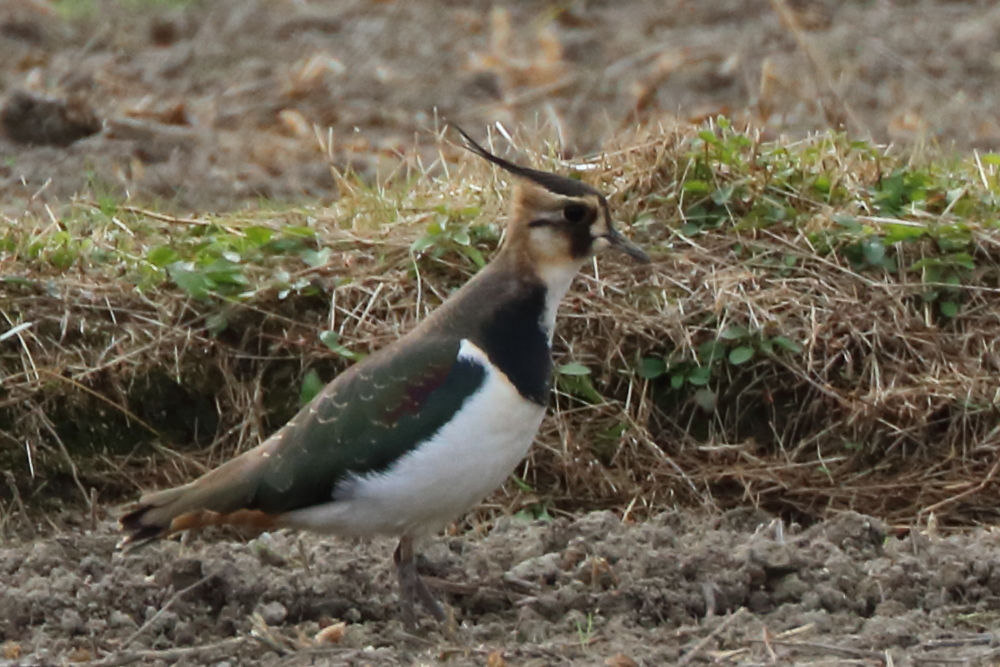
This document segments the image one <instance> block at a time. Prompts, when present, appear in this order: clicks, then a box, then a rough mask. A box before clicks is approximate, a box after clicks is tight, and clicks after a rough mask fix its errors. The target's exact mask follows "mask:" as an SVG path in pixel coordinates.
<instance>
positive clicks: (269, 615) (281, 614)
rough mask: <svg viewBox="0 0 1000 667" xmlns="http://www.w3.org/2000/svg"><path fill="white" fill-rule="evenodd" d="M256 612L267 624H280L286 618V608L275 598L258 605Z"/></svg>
mask: <svg viewBox="0 0 1000 667" xmlns="http://www.w3.org/2000/svg"><path fill="white" fill-rule="evenodd" d="M257 613H258V614H260V616H261V618H263V619H264V622H265V623H267V624H268V625H281V624H282V623H284V622H285V619H286V618H288V609H286V608H285V605H283V604H281V603H280V602H278V601H276V600H275V601H272V602H268V603H267V604H263V605H261V606H260V607H258V608H257Z"/></svg>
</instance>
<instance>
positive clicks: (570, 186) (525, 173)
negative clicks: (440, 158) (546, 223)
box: [448, 123, 601, 197]
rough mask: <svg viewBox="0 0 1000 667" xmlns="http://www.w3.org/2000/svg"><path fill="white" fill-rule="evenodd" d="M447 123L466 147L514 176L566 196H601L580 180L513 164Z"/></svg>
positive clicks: (463, 131) (456, 126)
mask: <svg viewBox="0 0 1000 667" xmlns="http://www.w3.org/2000/svg"><path fill="white" fill-rule="evenodd" d="M448 124H449V125H451V127H453V128H455V129H456V130H458V133H459V134H461V135H462V138H463V139H465V145H466V148H468V149H469V150H470V151H472V152H473V153H475V154H476V155H478V156H479V157H481V158H483V159H484V160H488V161H489V162H492V163H493V164H495V165H497V166H498V167H500V168H501V169H503V170H504V171H507V172H510V173H511V174H514V175H515V176H520V177H521V178H525V179H527V180H529V181H531V182H532V183H536V184H538V185H540V186H542V187H543V188H545V189H546V190H548V191H549V192H554V193H555V194H557V195H563V196H566V197H585V196H587V195H597V196H598V197H600V196H601V193H600V192H598V191H597V190H595V189H594V188H592V187H590V186H589V185H587V184H586V183H583V182H581V181H578V180H575V179H572V178H567V177H565V176H560V175H559V174H553V173H551V172H548V171H539V170H538V169H529V168H528V167H522V166H520V165H516V164H514V163H513V162H508V161H507V160H504V159H503V158H502V157H497V156H496V155H494V154H493V153H490V152H489V151H488V150H486V149H485V148H483V147H482V146H480V145H479V144H478V143H476V141H475V139H473V138H472V137H470V136H469V135H468V134H466V132H465V130H463V129H462V128H460V127H459V126H458V125H455V124H454V123H448Z"/></svg>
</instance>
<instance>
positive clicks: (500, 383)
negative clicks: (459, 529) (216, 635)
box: [283, 340, 545, 536]
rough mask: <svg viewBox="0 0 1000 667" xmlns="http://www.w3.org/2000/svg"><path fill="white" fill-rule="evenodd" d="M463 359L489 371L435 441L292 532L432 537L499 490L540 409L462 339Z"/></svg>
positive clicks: (364, 480)
mask: <svg viewBox="0 0 1000 667" xmlns="http://www.w3.org/2000/svg"><path fill="white" fill-rule="evenodd" d="M459 356H460V357H465V358H471V359H474V360H476V361H477V362H479V363H482V364H483V365H484V366H485V368H486V379H485V381H484V382H483V385H482V386H481V387H480V388H479V390H478V391H477V392H476V393H475V394H473V395H472V396H470V397H469V398H467V399H466V401H465V403H464V404H463V405H462V408H461V410H460V411H459V412H458V413H457V414H456V415H455V417H454V419H452V421H451V422H449V423H448V424H447V425H445V426H444V427H443V428H442V429H441V430H440V431H438V432H437V433H436V434H435V435H434V437H433V438H431V439H430V440H428V441H426V442H424V443H423V444H421V445H420V447H419V448H418V449H416V450H414V451H412V452H410V453H409V454H406V455H405V456H403V457H401V458H400V459H399V460H398V461H397V462H396V463H394V464H393V465H392V467H391V468H389V469H388V470H386V471H385V472H383V473H378V474H372V475H366V476H363V477H358V478H356V479H354V480H351V481H350V482H348V488H347V492H346V494H345V495H346V497H345V499H344V500H338V501H331V502H330V503H327V504H325V505H318V506H315V507H310V508H307V509H302V510H296V511H294V512H290V513H289V514H287V515H286V516H285V517H283V518H284V519H285V523H287V524H288V525H290V526H294V527H298V528H305V529H309V530H315V531H320V532H331V533H339V534H343V535H354V536H370V535H377V534H389V535H402V534H407V535H425V534H429V533H434V532H436V531H438V530H440V529H441V528H443V527H444V526H446V525H447V524H448V523H450V522H451V521H454V520H455V519H457V518H458V517H459V516H461V515H462V514H463V513H465V512H466V511H468V510H469V509H470V508H472V507H473V506H474V505H475V504H476V503H478V502H479V501H480V500H482V499H483V498H484V497H485V496H487V495H488V494H489V493H491V492H492V491H493V490H494V489H496V488H497V487H499V486H500V485H501V484H503V482H504V480H506V479H507V477H508V476H509V475H510V473H511V472H512V471H513V470H514V468H515V467H516V466H517V464H518V463H519V462H520V461H521V459H523V458H524V456H525V454H527V452H528V449H529V448H530V447H531V443H532V441H533V440H534V438H535V434H536V433H537V432H538V427H539V425H540V424H541V422H542V417H544V415H545V408H544V407H542V406H540V405H537V404H535V403H532V402H531V401H528V400H527V399H525V398H524V397H522V396H521V395H520V394H519V393H518V392H517V389H515V388H514V385H512V384H511V383H510V381H509V380H507V378H506V377H505V376H504V375H503V374H502V373H500V372H499V371H497V370H495V369H494V368H492V367H491V366H490V365H489V363H488V360H487V358H486V355H485V354H484V353H483V351H482V350H480V349H479V348H477V347H476V346H475V345H473V344H472V343H470V342H468V341H465V340H463V341H462V347H461V350H460V352H459Z"/></svg>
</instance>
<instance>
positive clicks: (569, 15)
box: [0, 0, 1000, 212]
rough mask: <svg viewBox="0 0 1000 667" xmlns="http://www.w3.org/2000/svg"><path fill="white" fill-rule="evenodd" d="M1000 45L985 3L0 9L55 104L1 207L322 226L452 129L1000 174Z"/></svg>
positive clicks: (278, 3)
mask: <svg viewBox="0 0 1000 667" xmlns="http://www.w3.org/2000/svg"><path fill="white" fill-rule="evenodd" d="M998 44H1000V7H998V6H995V3H992V2H990V1H989V0H980V1H978V2H977V1H968V2H955V1H935V0H910V1H905V2H904V1H902V0H900V1H897V2H892V1H888V0H887V1H883V2H868V1H846V2H836V1H828V0H770V1H768V0H712V1H705V0H699V1H698V2H691V1H689V0H630V1H629V2H627V3H616V2H606V1H603V0H600V1H599V0H590V1H586V2H571V3H537V2H533V1H520V2H508V3H493V2H486V1H484V0H480V1H476V2H443V1H442V2H435V1H432V0H415V1H412V2H372V1H371V0H351V1H344V2H329V1H327V2H319V1H314V2H298V1H293V0H251V1H249V2H246V1H243V0H215V1H213V2H190V3H185V2H167V1H165V0H163V1H161V2H126V0H61V1H60V2H46V0H6V2H4V3H0V95H2V96H3V98H4V100H5V103H6V104H14V106H15V107H17V108H15V109H14V111H15V112H19V111H20V109H21V107H22V106H23V100H20V99H19V98H18V97H17V95H16V93H17V91H27V92H30V93H31V94H33V95H37V96H40V97H42V98H43V100H42V101H39V102H38V103H37V104H34V105H31V107H30V108H31V110H32V111H33V113H34V114H36V115H37V114H43V115H45V114H48V115H46V117H45V118H44V119H39V118H38V117H29V118H25V117H24V114H23V113H14V114H13V115H12V121H13V122H11V123H5V126H6V127H5V131H4V132H2V133H0V135H3V136H2V137H0V155H3V156H4V164H2V165H0V195H3V199H4V200H5V201H6V202H8V203H9V202H10V201H12V200H13V201H23V200H25V199H29V198H32V197H33V196H34V198H35V199H36V200H38V199H39V197H40V195H39V194H38V193H39V191H41V192H42V195H41V196H42V198H53V197H54V198H62V199H65V198H67V197H70V196H72V195H74V194H77V193H80V192H88V191H89V192H91V193H93V192H94V191H97V192H98V193H100V192H109V191H110V192H113V193H116V194H120V195H123V194H127V195H128V196H130V197H133V198H137V199H139V200H145V201H149V200H153V201H156V202H157V203H158V204H159V206H161V207H172V208H181V209H189V210H198V211H203V212H204V211H206V210H215V209H219V210H221V209H228V208H233V207H240V206H245V205H248V204H249V205H253V204H255V203H256V202H258V201H259V200H262V199H263V200H282V201H288V200H306V201H309V202H316V201H317V200H320V201H321V200H323V199H325V198H330V197H334V196H336V188H335V183H334V180H333V178H331V175H330V170H329V164H330V163H332V164H334V165H335V166H337V167H338V168H340V169H347V168H350V169H353V170H355V171H357V172H359V173H361V174H362V175H364V176H367V177H370V178H375V177H376V176H380V177H381V178H387V177H389V176H391V175H392V174H394V173H400V174H404V175H405V173H406V172H405V169H406V168H422V167H423V168H427V167H429V166H431V165H432V164H433V162H434V159H435V157H436V154H437V150H438V149H437V147H436V142H435V137H434V132H435V130H438V129H440V127H441V123H440V119H443V118H446V119H450V120H453V121H457V122H460V123H461V124H463V125H465V126H466V127H467V128H468V129H469V130H470V131H472V132H473V134H474V135H476V136H482V135H483V127H484V125H486V124H488V123H491V122H501V123H503V124H504V125H505V126H506V127H507V128H509V129H510V130H511V131H512V132H518V131H521V130H525V131H528V132H530V133H535V132H540V133H541V134H543V135H544V136H546V137H548V138H550V139H553V140H555V141H557V142H558V143H559V144H561V145H562V146H563V147H564V149H565V150H566V151H567V152H568V153H574V152H581V151H593V150H597V149H599V148H600V147H601V146H602V145H603V144H604V143H605V141H606V140H607V139H608V138H609V137H610V136H612V135H614V134H615V133H618V132H621V131H622V130H623V129H626V128H629V127H631V126H633V125H635V124H636V123H639V122H667V123H672V122H675V121H676V120H680V121H681V122H686V121H688V120H695V121H697V120H701V119H704V118H708V117H713V116H715V115H717V114H720V113H722V114H727V115H729V116H731V117H734V118H736V119H737V121H738V122H744V121H745V122H749V123H752V124H753V125H754V126H757V127H762V128H765V129H766V131H767V132H768V133H770V134H771V135H775V134H777V133H788V134H792V135H801V134H802V133H804V132H806V131H809V130H818V129H826V128H829V127H831V126H832V127H843V128H844V129H846V130H847V131H849V132H850V133H851V134H852V135H855V136H859V137H865V136H871V137H874V138H875V139H877V140H879V141H898V142H902V143H904V144H913V143H914V142H916V143H920V142H925V141H932V142H939V143H940V144H941V145H942V146H944V147H945V148H950V147H952V146H954V147H957V148H958V149H968V148H979V149H987V150H988V149H991V148H994V147H995V146H996V145H997V143H998V140H1000V122H998V121H997V119H996V114H995V112H994V111H995V109H996V106H997V102H998V100H997V95H998V93H997V91H1000V47H998ZM44 98H54V99H55V100H59V101H62V100H65V103H63V104H62V105H59V104H57V105H55V106H52V105H47V104H45V103H44ZM88 110H89V111H91V112H92V113H93V114H94V115H96V117H97V118H98V119H99V120H100V121H101V122H102V123H103V127H104V129H103V131H101V132H99V133H97V134H91V132H92V131H93V130H92V129H90V128H93V124H92V119H91V118H90V116H88V113H87V112H88ZM67 111H69V113H67ZM49 116H51V118H50V117H49ZM67 120H69V122H70V123H71V127H69V128H62V127H53V125H56V126H58V125H60V124H61V123H64V122H66V121H67ZM50 121H51V122H50ZM314 128H318V134H319V135H320V136H322V137H323V145H321V144H320V143H319V142H318V141H317V132H316V131H314ZM328 129H329V132H330V134H329V135H328V134H327V130H328ZM32 132H33V133H34V136H35V137H36V142H42V143H46V144H50V145H29V144H30V142H31V141H32V139H31V137H32V136H33V135H32ZM79 135H90V136H86V138H83V139H80V140H78V141H75V142H74V143H72V144H71V145H69V146H68V147H61V146H58V145H53V144H58V143H65V142H66V141H70V140H72V139H73V138H75V137H77V136H79ZM19 142H20V143H19ZM24 142H28V143H24ZM401 158H402V161H403V162H404V163H405V165H406V167H405V168H404V169H403V171H402V172H397V170H399V169H400V163H401Z"/></svg>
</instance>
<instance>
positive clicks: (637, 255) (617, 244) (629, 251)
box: [604, 229, 650, 264]
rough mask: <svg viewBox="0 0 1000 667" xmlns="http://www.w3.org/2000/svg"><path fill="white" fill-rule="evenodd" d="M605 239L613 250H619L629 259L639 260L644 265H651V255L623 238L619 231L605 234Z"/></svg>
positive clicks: (613, 230) (610, 231)
mask: <svg viewBox="0 0 1000 667" xmlns="http://www.w3.org/2000/svg"><path fill="white" fill-rule="evenodd" d="M604 238H605V239H607V240H608V243H610V244H611V246H612V247H613V248H618V249H619V250H621V251H622V252H623V253H625V254H626V255H628V256H629V257H632V258H633V259H637V260H639V261H640V262H642V263H643V264H649V262H650V259H649V255H647V254H646V251H645V250H643V249H642V248H640V247H639V246H637V245H636V244H634V243H632V242H631V241H629V240H628V239H627V238H625V237H624V236H622V235H621V232H619V231H618V230H617V229H610V230H608V233H607V234H604Z"/></svg>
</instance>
